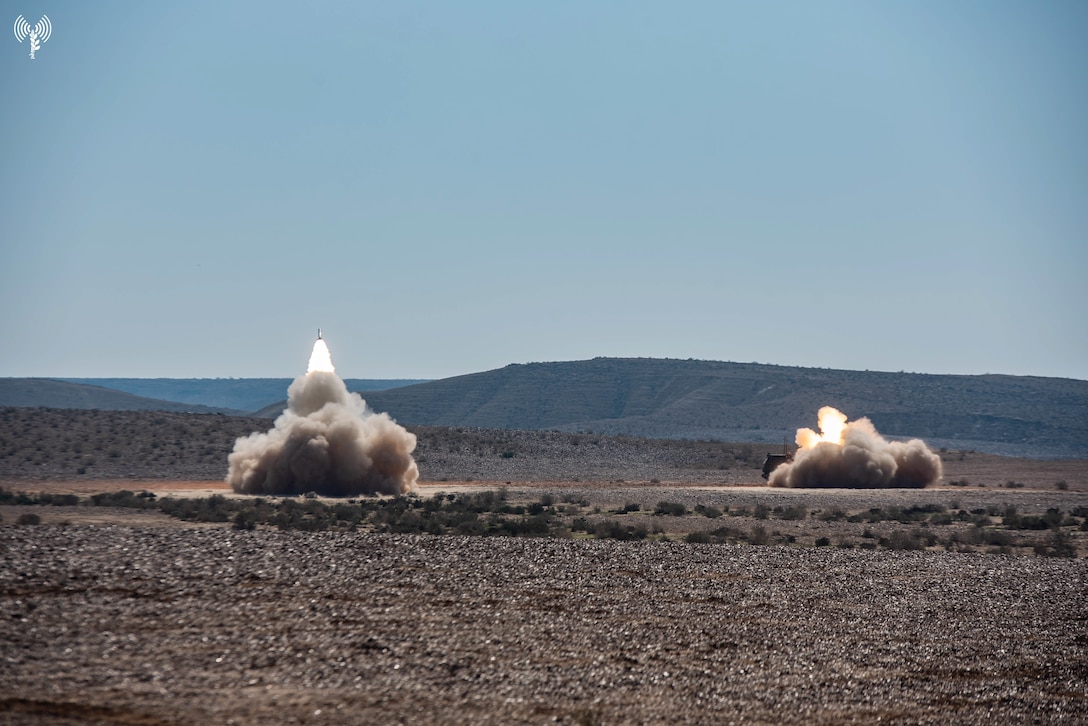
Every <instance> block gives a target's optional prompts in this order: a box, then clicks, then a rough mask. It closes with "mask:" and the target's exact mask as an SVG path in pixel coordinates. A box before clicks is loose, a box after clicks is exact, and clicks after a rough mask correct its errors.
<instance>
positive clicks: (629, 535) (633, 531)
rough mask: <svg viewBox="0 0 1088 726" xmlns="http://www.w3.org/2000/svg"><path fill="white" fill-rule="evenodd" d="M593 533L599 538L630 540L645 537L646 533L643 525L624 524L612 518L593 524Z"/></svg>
mask: <svg viewBox="0 0 1088 726" xmlns="http://www.w3.org/2000/svg"><path fill="white" fill-rule="evenodd" d="M593 534H594V535H595V536H596V537H598V538H600V539H618V540H622V541H632V540H642V539H646V536H647V534H648V533H647V531H646V527H644V526H639V527H633V526H630V525H626V526H625V525H623V524H621V523H619V522H617V521H616V520H614V519H606V520H605V521H603V522H598V523H597V524H596V525H594V527H593Z"/></svg>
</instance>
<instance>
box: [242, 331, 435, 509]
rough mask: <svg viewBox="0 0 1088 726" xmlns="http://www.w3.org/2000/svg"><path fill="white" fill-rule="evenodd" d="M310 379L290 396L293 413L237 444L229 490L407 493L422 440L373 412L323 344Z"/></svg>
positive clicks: (293, 385) (413, 479)
mask: <svg viewBox="0 0 1088 726" xmlns="http://www.w3.org/2000/svg"><path fill="white" fill-rule="evenodd" d="M307 370H308V372H307V373H306V375H304V376H299V377H298V378H296V379H295V380H294V382H292V383H291V385H290V387H289V388H288V389H287V409H286V410H284V412H283V413H282V414H280V416H279V418H277V419H276V422H275V424H274V425H273V428H272V429H271V430H270V431H268V432H266V433H259V432H258V433H253V434H250V435H249V436H245V437H242V438H239V439H238V440H237V441H235V442H234V451H233V452H232V453H231V454H230V456H229V457H228V470H227V483H228V484H230V486H231V488H232V489H233V490H234V491H236V492H239V493H241V494H269V495H297V494H305V493H307V492H315V493H317V494H321V495H325V496H334V497H341V496H355V495H359V494H405V493H407V492H410V491H412V490H413V489H414V488H415V484H416V480H417V479H418V478H419V469H418V467H417V466H416V462H415V460H414V459H413V458H412V452H413V451H414V450H415V448H416V437H415V434H412V433H410V432H409V431H407V430H406V429H405V428H404V427H403V426H400V425H399V424H397V423H396V422H395V421H393V419H391V418H390V417H389V416H388V414H385V413H374V412H373V411H371V410H370V409H368V408H367V405H366V402H365V401H364V400H363V399H362V397H361V396H359V394H358V393H351V392H350V391H348V389H347V386H346V385H345V384H344V381H343V380H342V379H341V378H340V377H339V376H337V375H336V371H335V369H334V368H333V366H332V358H331V356H330V355H329V350H328V347H327V346H326V344H325V341H324V340H323V339H322V338H320V337H318V339H317V341H316V342H315V343H314V349H313V353H312V354H311V356H310V364H309V366H308V369H307Z"/></svg>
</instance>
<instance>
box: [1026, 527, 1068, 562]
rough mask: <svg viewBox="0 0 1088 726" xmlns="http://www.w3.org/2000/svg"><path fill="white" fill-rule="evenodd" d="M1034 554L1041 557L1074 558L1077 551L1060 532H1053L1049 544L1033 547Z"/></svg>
mask: <svg viewBox="0 0 1088 726" xmlns="http://www.w3.org/2000/svg"><path fill="white" fill-rule="evenodd" d="M1034 550H1035V554H1037V555H1039V556H1041V557H1076V556H1077V549H1076V547H1074V546H1073V544H1072V543H1071V542H1070V541H1069V538H1068V537H1067V536H1066V535H1065V533H1063V532H1062V531H1061V530H1057V529H1056V530H1054V533H1053V534H1052V535H1051V536H1050V542H1048V543H1046V544H1038V545H1035V547H1034Z"/></svg>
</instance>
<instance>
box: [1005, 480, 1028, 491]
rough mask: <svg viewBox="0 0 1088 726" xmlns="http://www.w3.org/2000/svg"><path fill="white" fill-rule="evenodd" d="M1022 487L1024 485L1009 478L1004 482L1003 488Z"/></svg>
mask: <svg viewBox="0 0 1088 726" xmlns="http://www.w3.org/2000/svg"><path fill="white" fill-rule="evenodd" d="M1023 487H1024V485H1023V484H1021V483H1020V482H1018V481H1012V480H1011V479H1010V480H1009V481H1007V482H1005V488H1006V489H1022V488H1023Z"/></svg>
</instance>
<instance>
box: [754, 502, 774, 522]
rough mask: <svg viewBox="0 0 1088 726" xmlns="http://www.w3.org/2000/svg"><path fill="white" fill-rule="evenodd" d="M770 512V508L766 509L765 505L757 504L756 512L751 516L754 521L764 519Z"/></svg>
mask: <svg viewBox="0 0 1088 726" xmlns="http://www.w3.org/2000/svg"><path fill="white" fill-rule="evenodd" d="M770 511H771V508H770V507H768V506H767V505H766V504H757V505H756V511H755V512H754V514H753V516H755V518H756V519H766V518H767V515H768V514H769V513H770Z"/></svg>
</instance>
